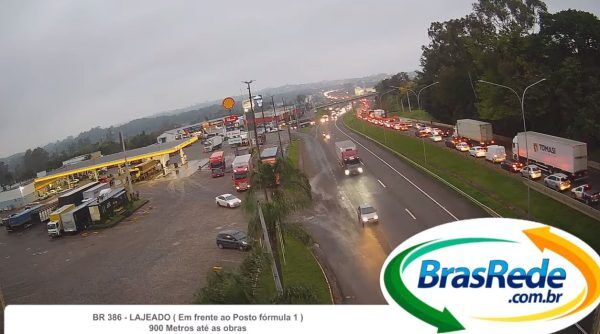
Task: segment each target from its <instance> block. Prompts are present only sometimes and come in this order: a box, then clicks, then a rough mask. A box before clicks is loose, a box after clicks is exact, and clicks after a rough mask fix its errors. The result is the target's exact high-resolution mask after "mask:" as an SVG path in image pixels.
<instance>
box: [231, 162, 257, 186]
mask: <svg viewBox="0 0 600 334" xmlns="http://www.w3.org/2000/svg"><path fill="white" fill-rule="evenodd" d="M231 167H232V170H233V186H234V187H235V190H237V191H244V190H248V189H250V177H251V175H252V155H250V154H244V155H238V156H237V157H235V158H234V159H233V163H232V164H231Z"/></svg>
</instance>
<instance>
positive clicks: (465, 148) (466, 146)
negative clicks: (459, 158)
mask: <svg viewBox="0 0 600 334" xmlns="http://www.w3.org/2000/svg"><path fill="white" fill-rule="evenodd" d="M455 147H456V149H457V150H459V151H461V152H466V151H468V150H469V144H467V143H465V142H464V141H463V142H460V143H458V144H456V146H455Z"/></svg>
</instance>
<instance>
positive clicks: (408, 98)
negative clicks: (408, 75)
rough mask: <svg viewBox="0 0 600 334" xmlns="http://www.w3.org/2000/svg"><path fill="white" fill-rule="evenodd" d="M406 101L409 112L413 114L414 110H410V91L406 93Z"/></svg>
mask: <svg viewBox="0 0 600 334" xmlns="http://www.w3.org/2000/svg"><path fill="white" fill-rule="evenodd" d="M406 100H408V111H409V112H411V111H412V109H411V108H410V96H408V91H406Z"/></svg>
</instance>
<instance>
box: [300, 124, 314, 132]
mask: <svg viewBox="0 0 600 334" xmlns="http://www.w3.org/2000/svg"><path fill="white" fill-rule="evenodd" d="M311 129H312V126H307V127H304V128H300V129H298V131H299V132H302V133H310V130H311Z"/></svg>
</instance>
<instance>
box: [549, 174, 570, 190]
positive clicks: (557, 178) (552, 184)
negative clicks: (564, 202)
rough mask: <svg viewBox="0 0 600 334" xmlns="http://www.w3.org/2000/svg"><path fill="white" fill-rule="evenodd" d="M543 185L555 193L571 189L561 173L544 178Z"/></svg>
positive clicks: (567, 178) (565, 177)
mask: <svg viewBox="0 0 600 334" xmlns="http://www.w3.org/2000/svg"><path fill="white" fill-rule="evenodd" d="M544 184H545V185H546V187H548V188H552V189H554V190H556V191H563V190H567V189H569V188H571V181H570V180H569V177H567V176H566V175H565V174H563V173H556V174H552V175H548V176H546V178H545V179H544Z"/></svg>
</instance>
